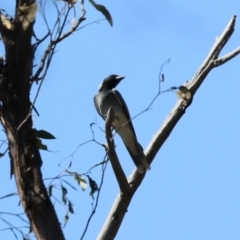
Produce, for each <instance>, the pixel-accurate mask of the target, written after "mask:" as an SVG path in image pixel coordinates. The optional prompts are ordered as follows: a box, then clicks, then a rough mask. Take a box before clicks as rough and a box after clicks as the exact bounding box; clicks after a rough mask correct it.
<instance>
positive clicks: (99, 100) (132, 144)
mask: <svg viewBox="0 0 240 240" xmlns="http://www.w3.org/2000/svg"><path fill="white" fill-rule="evenodd" d="M122 79H124V77H123V76H118V75H115V74H112V75H110V76H108V77H107V78H105V79H104V80H103V82H102V83H101V85H100V86H99V90H98V93H97V95H96V96H95V97H94V104H95V108H96V110H97V112H98V114H99V115H100V116H101V117H102V118H103V119H104V120H105V119H106V117H107V112H108V110H109V108H110V107H113V109H114V112H115V116H114V121H113V123H112V125H113V128H114V129H115V130H116V132H117V133H118V134H119V135H120V137H121V138H122V140H123V142H124V144H125V146H126V148H127V150H128V152H129V154H130V156H131V158H132V160H133V162H134V163H135V165H136V167H137V169H138V171H139V172H140V173H143V172H145V171H146V170H150V166H149V164H148V162H147V159H146V157H145V155H144V153H143V149H142V147H141V145H140V144H139V143H138V141H137V136H136V133H135V130H134V128H133V124H132V121H131V117H130V114H129V111H128V108H127V105H126V103H125V101H124V99H123V97H122V95H121V94H120V93H119V92H118V91H117V90H115V89H114V88H115V87H116V86H117V85H118V84H119V82H120V81H121V80H122Z"/></svg>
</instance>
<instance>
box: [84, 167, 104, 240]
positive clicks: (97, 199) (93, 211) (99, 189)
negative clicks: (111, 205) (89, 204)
mask: <svg viewBox="0 0 240 240" xmlns="http://www.w3.org/2000/svg"><path fill="white" fill-rule="evenodd" d="M106 168H107V163H106V164H104V165H102V177H101V182H100V185H99V188H98V193H97V197H96V202H95V206H94V207H93V209H92V212H91V214H90V216H89V218H88V220H87V224H86V226H85V229H84V231H83V233H82V236H81V238H80V240H82V239H83V238H84V236H85V234H86V232H87V229H88V226H89V224H90V221H91V219H92V217H93V215H94V214H95V212H96V209H97V206H98V202H99V197H100V192H101V189H102V185H103V180H104V176H105V171H106Z"/></svg>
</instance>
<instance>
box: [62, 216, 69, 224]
mask: <svg viewBox="0 0 240 240" xmlns="http://www.w3.org/2000/svg"><path fill="white" fill-rule="evenodd" d="M68 219H69V216H68V214H66V215H65V216H64V225H63V227H65V226H66V224H67V222H68Z"/></svg>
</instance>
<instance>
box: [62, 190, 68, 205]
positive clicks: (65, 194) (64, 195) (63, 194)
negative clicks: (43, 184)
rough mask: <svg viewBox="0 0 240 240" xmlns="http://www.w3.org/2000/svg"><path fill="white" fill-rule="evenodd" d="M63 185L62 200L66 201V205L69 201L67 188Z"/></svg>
mask: <svg viewBox="0 0 240 240" xmlns="http://www.w3.org/2000/svg"><path fill="white" fill-rule="evenodd" d="M61 187H62V201H63V202H64V204H65V205H66V203H67V193H68V192H67V189H66V188H65V187H63V186H61Z"/></svg>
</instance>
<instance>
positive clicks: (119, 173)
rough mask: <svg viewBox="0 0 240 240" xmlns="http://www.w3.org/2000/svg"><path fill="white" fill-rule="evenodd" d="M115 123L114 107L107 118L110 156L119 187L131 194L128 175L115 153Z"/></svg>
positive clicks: (125, 192) (122, 191) (124, 192)
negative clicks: (113, 128)
mask: <svg viewBox="0 0 240 240" xmlns="http://www.w3.org/2000/svg"><path fill="white" fill-rule="evenodd" d="M113 121H114V109H113V108H112V107H110V108H109V110H108V113H107V117H106V126H105V127H106V138H107V143H108V156H109V158H110V161H111V164H112V168H113V171H114V173H115V176H116V179H117V181H118V185H119V187H120V191H121V193H122V194H129V193H131V189H130V186H129V184H128V182H127V178H126V175H125V173H124V171H123V169H122V167H121V164H120V162H119V160H118V156H117V154H116V151H115V144H114V139H113V135H112V131H111V128H112V122H113Z"/></svg>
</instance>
